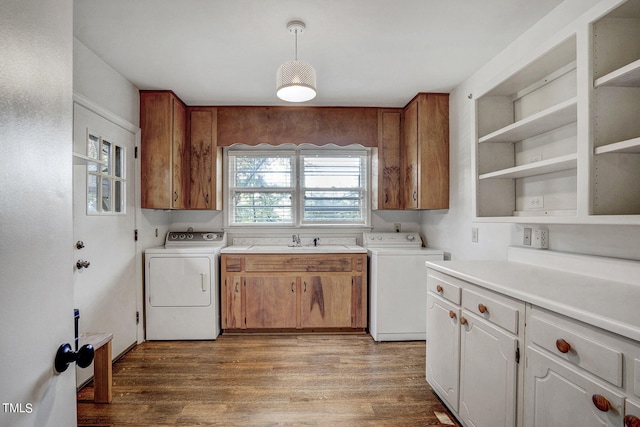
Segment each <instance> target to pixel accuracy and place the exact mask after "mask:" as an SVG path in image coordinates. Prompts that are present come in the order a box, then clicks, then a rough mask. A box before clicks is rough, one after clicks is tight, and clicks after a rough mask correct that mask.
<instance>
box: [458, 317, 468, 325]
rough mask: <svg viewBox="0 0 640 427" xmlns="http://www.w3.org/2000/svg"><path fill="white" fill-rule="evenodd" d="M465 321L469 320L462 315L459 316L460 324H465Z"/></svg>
mask: <svg viewBox="0 0 640 427" xmlns="http://www.w3.org/2000/svg"><path fill="white" fill-rule="evenodd" d="M467 323H469V322H467V319H466V318H465V317H464V316H462V317H461V318H460V324H461V325H466V324H467Z"/></svg>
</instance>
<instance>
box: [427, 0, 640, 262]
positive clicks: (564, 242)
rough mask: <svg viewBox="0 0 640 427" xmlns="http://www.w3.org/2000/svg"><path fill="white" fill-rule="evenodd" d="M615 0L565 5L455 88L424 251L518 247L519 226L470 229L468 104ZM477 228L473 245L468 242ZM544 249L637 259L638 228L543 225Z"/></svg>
mask: <svg viewBox="0 0 640 427" xmlns="http://www.w3.org/2000/svg"><path fill="white" fill-rule="evenodd" d="M616 3H619V1H618V0H601V1H598V0H566V1H565V2H563V3H562V4H561V5H560V6H558V7H557V8H556V9H554V10H553V11H552V12H551V13H550V14H549V15H547V16H546V17H545V18H543V19H542V20H541V21H540V22H538V23H537V24H536V25H534V26H533V27H532V28H531V29H530V30H528V31H527V32H526V33H525V34H523V35H522V36H521V37H520V38H519V39H517V40H515V41H514V42H513V43H512V44H511V45H510V46H508V47H507V48H506V49H505V50H504V51H503V52H501V53H500V54H499V55H497V56H496V57H495V58H494V59H493V60H491V61H490V62H489V63H487V64H486V65H485V66H484V67H483V68H482V69H480V70H479V71H478V72H476V73H475V74H474V75H473V76H471V77H470V78H469V79H468V80H466V81H465V82H463V83H462V84H461V85H459V86H458V87H457V88H456V89H455V90H454V91H453V92H452V93H451V98H450V141H451V142H450V143H451V146H450V150H451V154H450V170H451V189H450V197H451V201H450V208H449V210H448V211H434V212H423V214H422V223H421V225H422V231H423V233H424V234H425V235H426V236H427V239H428V241H429V245H430V246H432V247H435V248H440V249H444V250H445V251H447V252H449V256H450V257H451V258H452V259H505V258H506V255H507V250H506V249H507V246H509V245H521V243H522V229H523V226H522V225H515V224H500V223H495V224H494V223H475V224H474V223H473V211H472V203H471V201H472V185H471V184H472V179H473V177H472V168H471V166H472V158H471V149H472V145H473V144H474V139H473V129H472V128H471V126H472V120H471V119H472V114H473V109H472V106H473V101H472V100H470V99H469V98H468V95H469V94H473V93H474V91H477V90H478V89H479V88H481V87H482V88H484V87H485V86H486V83H487V82H488V81H491V80H493V79H496V78H498V76H499V75H500V73H501V72H504V70H505V69H507V67H509V66H510V65H511V64H512V63H514V62H516V61H518V60H519V59H521V58H525V57H526V55H527V52H529V51H531V50H532V49H533V48H534V47H536V46H538V45H539V44H541V43H542V42H544V41H546V40H547V39H548V38H549V37H550V36H552V35H553V34H555V33H557V32H559V31H561V30H566V29H571V28H572V27H573V28H577V25H584V23H583V22H579V21H576V19H577V18H578V17H580V16H581V15H583V14H584V13H592V12H593V11H594V10H598V11H605V10H606V9H607V8H610V7H613V6H614V5H615V4H616ZM472 227H477V228H478V231H479V242H478V243H472V242H471V229H472ZM548 228H549V247H550V249H553V250H560V251H566V252H576V253H587V254H594V255H603V256H612V257H619V258H630V259H640V243H639V242H640V227H638V226H615V225H609V226H604V225H602V226H600V225H549V226H548Z"/></svg>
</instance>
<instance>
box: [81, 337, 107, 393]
mask: <svg viewBox="0 0 640 427" xmlns="http://www.w3.org/2000/svg"><path fill="white" fill-rule="evenodd" d="M112 339H113V334H107V333H100V332H88V333H84V334H80V337H79V344H78V345H79V347H82V346H83V345H85V344H91V345H92V346H93V349H94V351H95V354H94V357H93V401H94V402H96V403H111V399H112V397H113V394H112V390H111V386H112V382H113V380H112V369H111V340H112Z"/></svg>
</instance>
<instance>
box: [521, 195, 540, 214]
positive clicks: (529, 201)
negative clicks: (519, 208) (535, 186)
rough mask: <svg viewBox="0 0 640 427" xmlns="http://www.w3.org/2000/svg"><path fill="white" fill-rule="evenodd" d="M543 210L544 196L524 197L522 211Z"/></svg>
mask: <svg viewBox="0 0 640 427" xmlns="http://www.w3.org/2000/svg"><path fill="white" fill-rule="evenodd" d="M543 208H544V196H535V197H525V198H524V210H526V211H529V210H534V209H543Z"/></svg>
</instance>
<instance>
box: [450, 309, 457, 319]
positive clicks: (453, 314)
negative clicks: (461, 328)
mask: <svg viewBox="0 0 640 427" xmlns="http://www.w3.org/2000/svg"><path fill="white" fill-rule="evenodd" d="M449 317H450V318H452V319H455V318H456V312H455V311H453V310H449Z"/></svg>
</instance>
